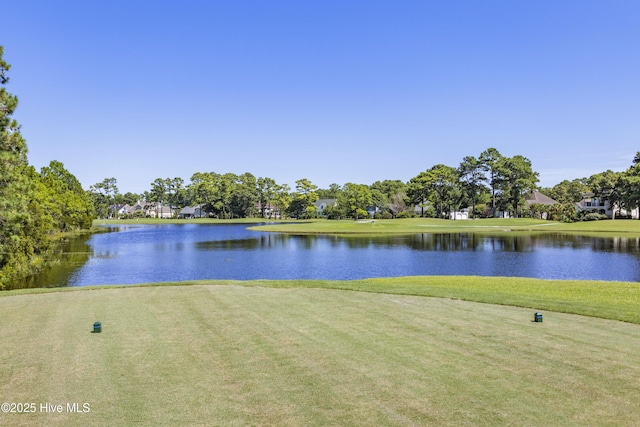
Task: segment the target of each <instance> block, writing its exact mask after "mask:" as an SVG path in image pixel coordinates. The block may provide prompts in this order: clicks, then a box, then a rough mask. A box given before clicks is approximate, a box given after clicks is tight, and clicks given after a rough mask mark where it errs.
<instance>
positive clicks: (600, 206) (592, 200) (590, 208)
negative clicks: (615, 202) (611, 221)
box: [576, 193, 638, 219]
mask: <svg viewBox="0 0 640 427" xmlns="http://www.w3.org/2000/svg"><path fill="white" fill-rule="evenodd" d="M576 211H577V212H578V213H580V212H587V213H599V214H604V215H606V216H608V217H609V218H614V209H613V207H612V206H611V203H610V202H609V200H607V199H605V198H601V197H596V196H595V193H582V200H580V201H579V202H578V203H576ZM620 215H622V216H631V218H635V219H637V218H638V209H637V208H634V209H619V208H616V209H615V216H616V217H617V216H620Z"/></svg>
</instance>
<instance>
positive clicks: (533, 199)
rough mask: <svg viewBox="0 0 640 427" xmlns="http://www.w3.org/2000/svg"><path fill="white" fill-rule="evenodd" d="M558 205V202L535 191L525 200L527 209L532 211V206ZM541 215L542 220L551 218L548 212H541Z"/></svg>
mask: <svg viewBox="0 0 640 427" xmlns="http://www.w3.org/2000/svg"><path fill="white" fill-rule="evenodd" d="M557 203H558V202H557V201H556V200H554V199H552V198H551V197H549V196H547V195H545V194H542V193H541V192H539V191H538V190H533V191H532V192H531V193H529V194H527V196H526V197H525V199H524V205H525V207H526V208H527V209H531V206H532V205H542V206H553V205H555V204H557ZM539 213H540V216H541V218H540V219H547V217H548V216H549V213H548V212H539Z"/></svg>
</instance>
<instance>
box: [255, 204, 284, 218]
mask: <svg viewBox="0 0 640 427" xmlns="http://www.w3.org/2000/svg"><path fill="white" fill-rule="evenodd" d="M256 211H258V213H259V214H260V215H262V203H261V202H260V201H258V202H256ZM264 216H265V218H276V219H277V218H280V217H281V216H280V209H279V208H278V207H277V206H276V205H272V204H271V203H269V202H267V204H266V205H265V206H264Z"/></svg>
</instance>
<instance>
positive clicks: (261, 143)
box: [0, 0, 640, 193]
mask: <svg viewBox="0 0 640 427" xmlns="http://www.w3.org/2000/svg"><path fill="white" fill-rule="evenodd" d="M1 22H2V23H1V24H0V45H3V46H4V47H5V54H4V58H5V60H6V61H7V62H9V63H10V64H11V65H12V69H11V71H10V72H9V76H10V77H11V81H10V82H9V85H8V86H7V89H8V90H9V91H10V92H11V93H13V94H15V95H17V96H18V98H19V100H20V104H19V108H18V110H17V112H16V115H15V116H16V118H17V119H18V120H19V121H20V123H21V124H22V133H23V135H24V136H25V137H26V138H27V143H28V146H29V160H30V162H31V164H33V165H34V166H36V167H37V168H40V167H42V166H44V165H46V164H48V163H49V161H50V160H54V159H55V160H59V161H61V162H63V163H64V164H65V166H66V167H67V169H68V170H69V171H70V172H71V173H73V174H74V175H75V176H76V177H78V179H79V180H80V181H81V182H82V184H83V186H84V187H85V188H88V187H89V185H91V184H95V183H97V182H100V181H102V180H103V179H104V178H107V177H115V178H117V180H118V184H119V188H120V191H121V192H123V193H124V192H127V191H132V192H138V193H141V192H144V191H145V190H149V189H150V185H149V184H150V183H151V182H152V181H153V180H154V179H156V178H167V177H171V178H173V177H181V178H183V179H185V180H186V181H188V180H189V178H190V177H191V175H192V174H193V173H194V172H210V171H214V172H219V173H226V172H233V173H238V174H240V173H244V172H251V173H253V174H254V175H255V176H256V177H258V176H265V177H266V176H268V177H271V178H274V179H275V180H276V181H277V182H279V183H287V184H289V185H291V186H292V187H293V185H294V182H295V181H296V180H297V179H300V178H308V179H310V180H311V181H312V182H313V183H315V184H316V185H318V186H320V187H323V188H326V187H328V186H329V184H331V183H333V182H335V183H338V184H344V183H346V182H355V183H362V184H371V183H373V182H374V181H377V180H384V179H400V180H403V181H408V180H409V179H410V178H412V177H413V176H416V175H417V174H418V173H419V172H421V171H423V170H426V169H428V168H430V167H432V166H434V165H436V164H438V163H443V164H446V165H449V166H458V164H459V163H460V161H461V160H462V158H463V157H465V156H467V155H473V156H478V155H479V154H480V153H481V152H482V151H484V150H485V149H487V148H489V147H495V148H497V149H498V150H499V151H500V152H501V153H502V154H503V155H505V156H514V155H517V154H519V155H523V156H525V157H527V158H529V159H530V160H531V162H532V164H533V168H534V170H536V171H538V172H539V173H540V185H542V186H553V185H555V184H557V183H559V182H560V181H562V180H563V179H569V180H571V179H574V178H580V177H584V176H590V175H592V174H594V173H597V172H601V171H604V170H607V169H612V170H624V169H626V168H627V167H628V166H630V165H631V162H632V159H633V156H634V154H635V153H636V152H637V151H639V150H640V141H639V139H640V138H639V136H640V79H639V76H640V2H638V1H636V0H628V1H621V0H606V1H605V0H600V1H591V0H541V1H535V2H532V1H507V0H483V1H478V0H459V1H455V2H452V1H429V0H422V1H408V0H407V1H403V0H393V1H391V0H389V1H379V0H366V1H358V0H354V1H349V0H322V1H311V0H307V1H305V0H297V1H278V0H269V1H265V0H260V1H258V0H255V1H251V0H247V1H242V0H238V1H214V0H211V1H184V2H176V1H162V0H155V1H130V0H127V1H121V0H115V1H104V2H93V1H87V0H83V1H65V0H60V1H56V2H53V1H32V0H24V1H19V2H18V1H13V2H7V4H3V6H2V19H1Z"/></svg>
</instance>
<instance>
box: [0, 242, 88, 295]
mask: <svg viewBox="0 0 640 427" xmlns="http://www.w3.org/2000/svg"><path fill="white" fill-rule="evenodd" d="M89 238H90V235H88V234H85V235H80V236H76V237H70V238H65V239H62V240H60V241H58V242H56V244H55V247H54V249H53V250H54V253H55V257H56V258H57V261H55V262H53V263H51V264H50V265H49V266H47V267H46V268H45V269H44V270H43V271H42V272H40V273H39V274H36V275H33V276H29V277H27V278H25V279H23V280H22V281H16V282H15V283H11V284H10V285H9V286H7V289H25V288H55V287H59V286H61V285H60V284H61V283H62V284H66V283H68V282H69V281H70V280H71V278H72V276H73V274H74V272H75V271H76V270H77V269H79V268H80V267H82V266H83V265H84V264H86V262H87V261H88V260H89V258H90V257H91V256H95V255H94V253H93V251H92V249H91V247H90V246H89V245H88V244H87V241H88V240H89Z"/></svg>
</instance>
